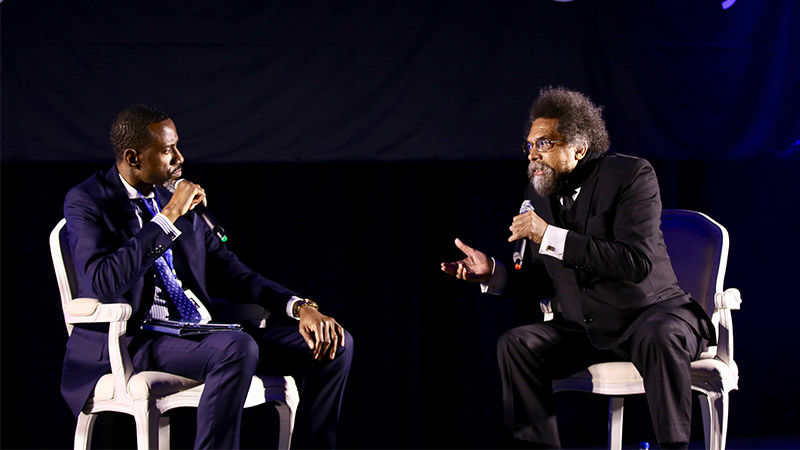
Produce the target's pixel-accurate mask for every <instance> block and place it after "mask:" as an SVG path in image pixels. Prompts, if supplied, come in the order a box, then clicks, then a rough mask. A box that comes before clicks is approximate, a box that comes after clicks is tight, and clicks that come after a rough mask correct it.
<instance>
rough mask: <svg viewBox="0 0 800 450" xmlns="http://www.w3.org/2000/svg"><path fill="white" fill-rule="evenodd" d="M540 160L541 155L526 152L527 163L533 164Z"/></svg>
mask: <svg viewBox="0 0 800 450" xmlns="http://www.w3.org/2000/svg"><path fill="white" fill-rule="evenodd" d="M540 159H542V154H541V153H539V152H537V151H536V150H531V151H529V152H528V161H530V162H534V161H538V160H540Z"/></svg>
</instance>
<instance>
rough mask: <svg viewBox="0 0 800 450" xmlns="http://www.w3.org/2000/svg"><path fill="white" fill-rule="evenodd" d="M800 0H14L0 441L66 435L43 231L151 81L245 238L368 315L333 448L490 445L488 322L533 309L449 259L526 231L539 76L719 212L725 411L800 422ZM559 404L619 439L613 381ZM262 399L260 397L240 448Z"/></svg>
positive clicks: (668, 200)
mask: <svg viewBox="0 0 800 450" xmlns="http://www.w3.org/2000/svg"><path fill="white" fill-rule="evenodd" d="M797 17H800V6H798V4H797V3H796V2H793V1H783V2H781V1H764V2H754V1H745V0H739V1H738V2H736V4H734V5H733V7H731V8H730V9H728V10H723V9H722V8H721V7H720V4H719V2H717V1H700V2H698V1H678V2H655V1H636V2H634V1H631V2H618V1H608V2H592V1H588V0H583V1H581V0H577V1H575V2H572V3H557V2H551V1H544V0H541V1H536V2H522V1H520V2H492V3H491V5H490V4H488V3H487V4H481V5H474V4H472V3H470V2H455V1H450V2H445V1H442V2H313V3H312V2H309V3H301V2H297V3H291V4H290V3H288V2H257V1H250V2H248V1H232V2H225V3H222V2H213V3H212V2H188V1H179V2H155V1H152V2H151V1H139V2H101V1H97V2H92V1H86V0H80V1H69V2H44V1H36V0H27V1H21V0H6V1H5V2H3V3H2V4H0V19H1V20H2V22H0V25H1V26H2V80H1V81H2V154H1V155H0V156H1V157H2V168H1V169H0V194H1V195H2V201H1V203H0V206H1V207H2V210H1V211H0V220H1V221H0V239H1V240H0V245H1V246H2V247H0V250H1V253H0V257H1V259H0V269H1V270H2V272H1V273H0V274H1V275H2V279H1V280H0V295H2V299H1V301H0V314H1V316H0V317H1V318H2V323H1V324H0V338H1V339H2V341H0V344H2V350H1V353H0V354H1V355H2V360H1V361H0V364H2V365H1V366H0V377H1V378H0V386H1V387H2V392H1V395H2V397H1V399H2V404H0V407H1V409H0V414H2V416H0V418H1V419H2V422H0V426H2V433H1V434H0V436H1V437H0V439H2V442H0V446H2V447H29V448H33V447H55V448H57V447H69V446H70V442H71V434H72V430H73V427H74V419H72V417H71V416H70V414H69V412H68V410H67V408H66V405H65V404H64V403H63V400H61V398H60V395H59V393H58V379H59V376H60V361H61V358H62V356H63V345H64V342H65V341H66V333H65V330H64V328H63V320H62V317H61V312H60V309H59V307H58V306H57V305H58V293H57V288H56V283H55V279H54V277H53V275H52V268H51V266H50V262H49V253H48V248H47V243H46V239H47V235H48V233H49V231H50V229H52V227H53V226H54V225H55V223H56V222H57V221H58V220H59V218H60V217H61V203H62V201H63V196H64V194H65V193H66V191H67V189H69V187H71V186H73V185H74V184H77V183H78V182H80V181H81V180H83V179H84V178H86V177H87V176H89V175H90V174H91V173H92V172H93V171H96V170H105V169H106V168H108V167H109V166H110V164H111V150H110V149H109V146H108V144H107V143H106V133H107V130H108V126H109V124H110V122H111V120H112V119H113V116H114V114H115V113H116V112H117V111H118V110H119V109H121V108H122V107H123V106H125V105H127V104H129V103H134V102H143V103H149V104H152V105H154V106H157V107H159V108H161V109H164V110H166V111H168V112H169V113H170V114H171V115H172V117H173V118H174V119H175V121H176V123H177V125H178V128H179V132H180V135H181V148H182V151H183V153H184V155H185V156H186V159H187V164H186V168H185V172H184V173H185V174H186V175H187V177H189V178H190V179H193V180H197V181H199V182H201V183H202V184H203V185H204V187H205V188H206V190H207V191H208V192H209V193H210V202H211V206H212V208H213V209H214V211H215V214H216V216H218V218H219V219H220V221H221V222H223V224H224V225H226V229H227V230H228V232H229V235H230V237H231V240H230V242H229V244H230V246H231V247H232V248H233V249H234V250H235V251H237V252H238V253H239V254H240V256H241V257H242V259H243V260H244V261H246V262H247V263H249V264H250V265H251V266H253V267H254V268H256V269H257V270H259V271H260V272H262V273H264V274H266V275H268V276H270V277H271V278H273V279H275V280H277V281H280V282H281V283H283V284H286V285H287V286H289V287H291V288H293V289H295V290H298V291H300V292H302V293H303V294H305V295H308V296H310V297H312V298H314V299H316V300H318V301H319V302H320V303H321V304H322V307H323V310H324V311H325V312H327V313H330V314H331V315H333V316H334V317H336V318H337V319H338V320H339V321H340V322H341V323H342V324H343V325H345V326H346V327H347V328H348V329H350V330H351V332H352V333H353V335H354V336H355V340H356V344H355V346H356V359H355V362H354V367H353V372H352V377H351V381H350V384H349V388H348V391H347V393H346V401H345V405H344V409H343V413H342V414H343V417H342V420H343V436H342V444H343V446H345V447H356V448H368V447H369V448H372V447H379V448H397V447H400V448H403V447H415V448H416V447H425V448H441V447H492V446H494V445H496V443H497V438H498V435H499V429H500V419H499V417H500V400H499V382H498V379H497V378H498V375H497V369H496V367H495V350H494V343H495V340H496V338H497V337H498V336H499V335H500V334H501V333H502V332H503V331H504V330H506V329H508V328H509V327H511V326H513V325H514V324H518V323H524V322H525V321H528V320H532V314H531V311H532V310H533V311H535V309H536V308H535V305H534V307H533V308H531V305H526V304H515V303H514V302H512V301H510V300H506V299H502V298H500V299H498V298H494V297H488V298H487V297H482V296H481V295H479V294H478V293H477V292H476V290H477V288H476V287H475V286H465V285H462V284H459V283H457V282H455V281H453V280H450V279H447V278H446V277H444V276H443V275H441V274H440V272H439V269H438V264H439V262H440V261H442V260H448V259H453V258H457V257H458V254H457V251H456V250H455V249H454V247H453V245H452V239H453V238H454V237H456V236H459V237H461V238H462V239H464V240H465V241H467V242H469V243H472V244H474V245H475V246H477V247H478V248H482V249H484V250H486V251H487V252H489V253H491V254H494V255H497V256H498V257H503V258H506V259H507V257H508V256H509V255H510V252H511V249H510V246H509V245H508V244H507V243H505V241H506V237H507V231H506V230H507V226H508V222H509V221H510V217H512V216H513V215H514V213H515V211H516V209H517V208H518V205H519V201H520V197H521V192H522V189H523V187H524V185H525V181H526V180H525V166H526V162H525V159H524V157H523V155H522V153H520V152H519V149H520V145H519V144H520V143H521V136H522V132H523V125H524V122H525V115H526V110H527V107H528V106H529V104H530V102H531V100H532V99H533V98H534V97H535V96H536V93H537V91H538V89H539V88H540V87H542V86H545V85H548V84H563V85H566V86H568V87H572V88H576V89H580V90H583V91H585V92H586V93H588V94H589V95H590V96H591V97H592V98H593V99H594V100H596V101H597V102H598V103H600V104H602V105H604V106H605V111H606V118H607V121H608V125H609V129H610V131H611V136H612V147H613V149H614V150H616V151H619V152H623V153H629V154H633V155H637V156H644V157H647V158H649V159H650V160H651V161H652V162H653V163H654V165H655V167H656V170H657V172H658V174H659V179H660V183H661V187H662V197H663V201H664V206H665V207H667V208H687V209H695V210H700V211H703V212H706V213H708V214H709V215H711V217H713V218H715V219H716V220H718V221H720V222H721V223H722V224H724V225H725V226H726V227H727V228H728V230H729V232H730V234H731V254H730V260H729V268H728V276H727V277H726V287H737V288H739V289H740V290H741V291H742V294H743V298H744V304H743V309H742V311H741V312H738V313H736V314H735V324H736V328H735V329H736V335H737V337H736V344H737V346H736V359H737V361H738V362H739V364H740V367H741V375H742V379H741V383H740V385H741V389H742V390H741V392H735V393H733V394H732V410H731V417H730V432H729V436H730V437H731V439H733V441H732V442H735V439H737V438H753V437H755V438H763V437H770V436H779V435H787V434H796V433H797V432H796V429H795V428H796V424H797V423H800V411H798V408H797V407H796V406H795V403H796V400H797V399H798V398H799V397H800V396H799V395H798V394H799V393H798V390H800V388H798V387H797V386H798V385H797V383H795V382H794V379H795V378H796V377H795V376H794V373H793V371H794V370H797V369H798V367H797V363H796V362H795V359H796V354H797V351H796V347H797V344H798V343H800V339H798V338H797V337H796V335H795V334H794V333H793V331H794V323H793V322H794V320H793V318H794V317H797V316H798V313H800V311H799V310H800V308H798V306H797V299H796V298H795V297H796V296H795V295H794V294H793V292H794V288H793V283H792V282H793V281H794V280H793V275H792V274H793V273H794V272H795V268H796V263H795V262H794V259H795V255H796V254H797V253H798V251H800V240H798V239H797V237H796V233H794V231H793V228H794V225H795V224H796V223H797V219H798V218H799V217H798V216H800V214H798V212H797V208H796V207H795V202H794V201H793V200H794V194H795V191H796V185H797V183H796V177H797V175H798V173H799V172H800V171H799V170H798V169H800V165H799V164H798V151H799V150H800V142H799V141H800V106H798V104H800V87H799V86H800V83H797V80H798V79H800V77H799V75H800V64H799V63H798V61H800V54H799V53H800V51H799V47H800V43H799V41H800V37H799V36H800V35H799V34H798V31H796V30H795V29H796V28H797V26H796V20H797ZM560 402H561V403H560V407H561V410H562V415H561V418H562V419H563V420H562V422H563V427H562V431H563V433H564V434H565V435H566V436H565V438H564V440H565V442H566V443H568V444H572V445H602V444H603V443H604V441H605V430H604V428H605V413H604V408H605V404H604V403H603V401H602V400H599V399H593V398H586V397H580V396H570V395H565V396H563V397H562V398H561V400H560ZM184 414H189V416H188V417H181V416H180V414H178V415H177V417H176V419H177V422H178V423H177V424H176V426H175V428H174V430H173V435H174V437H175V440H176V444H179V445H178V446H180V445H181V444H182V445H191V440H188V441H186V440H185V438H183V437H182V436H181V435H180V430H182V429H183V430H186V429H191V427H192V423H191V417H190V414H191V413H184ZM263 414H265V412H264V411H257V410H254V411H248V413H247V415H246V420H245V429H244V434H245V443H246V444H247V445H248V446H258V445H259V443H260V442H261V440H260V439H262V436H261V435H262V434H263V433H264V432H263V430H264V427H262V426H261V422H262V419H263V417H262V415H263ZM646 416H647V414H646V410H645V409H644V406H643V403H642V402H641V401H640V400H634V401H633V402H632V404H631V405H630V407H629V408H628V414H626V435H625V440H626V442H631V443H635V442H638V440H648V439H649V440H652V436H651V434H650V431H649V424H648V423H647V418H646ZM181 419H182V420H181ZM267 419H268V418H267ZM126 420H127V419H125V418H121V417H113V416H112V417H111V418H107V419H105V420H104V421H101V422H100V423H99V424H98V427H97V430H96V433H97V434H98V443H99V444H100V445H101V446H126V445H132V442H133V429H132V427H133V424H132V422H131V423H128V422H127V421H126ZM699 422H700V420H699V415H698V416H697V417H696V420H695V424H696V425H699ZM700 436H701V435H700V434H699V428H698V427H696V429H695V436H694V437H695V438H696V439H698V440H699V439H701V437H700ZM187 442H188V444H187Z"/></svg>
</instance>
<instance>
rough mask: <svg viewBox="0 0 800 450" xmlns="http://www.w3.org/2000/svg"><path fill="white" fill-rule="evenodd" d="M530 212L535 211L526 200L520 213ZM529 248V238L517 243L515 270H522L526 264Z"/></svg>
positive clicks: (515, 248)
mask: <svg viewBox="0 0 800 450" xmlns="http://www.w3.org/2000/svg"><path fill="white" fill-rule="evenodd" d="M528 211H534V209H533V205H532V204H531V201H530V200H525V201H523V202H522V205H520V207H519V213H520V214H524V213H526V212H528ZM527 248H528V238H523V239H520V240H518V241H517V242H516V245H515V247H514V268H515V269H517V270H522V264H523V263H524V262H525V250H526V249H527Z"/></svg>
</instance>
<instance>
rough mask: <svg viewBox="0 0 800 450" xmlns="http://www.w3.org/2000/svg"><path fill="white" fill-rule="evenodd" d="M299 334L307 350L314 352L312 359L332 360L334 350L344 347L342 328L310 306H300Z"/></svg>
mask: <svg viewBox="0 0 800 450" xmlns="http://www.w3.org/2000/svg"><path fill="white" fill-rule="evenodd" d="M298 315H299V316H300V334H301V335H302V336H303V339H305V340H306V344H308V348H310V349H311V350H312V351H313V352H314V359H320V360H321V359H323V358H328V359H333V358H334V357H335V356H336V350H337V349H338V348H339V347H344V345H345V342H344V328H342V326H341V325H339V324H338V323H337V322H336V320H334V319H333V317H328V316H326V315H325V314H322V313H321V312H319V311H317V310H316V309H314V308H312V307H310V306H301V307H300V310H299V311H298Z"/></svg>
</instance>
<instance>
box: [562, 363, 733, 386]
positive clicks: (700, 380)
mask: <svg viewBox="0 0 800 450" xmlns="http://www.w3.org/2000/svg"><path fill="white" fill-rule="evenodd" d="M691 370H692V385H693V387H703V388H705V389H711V390H719V389H720V388H719V387H717V386H725V387H726V390H730V389H736V385H737V383H738V379H739V376H738V373H737V372H738V371H737V370H736V366H735V365H734V366H733V367H729V366H728V365H726V364H725V363H723V362H722V361H720V360H718V359H714V358H710V359H700V360H697V361H693V362H692V366H691ZM553 390H554V391H555V392H561V391H579V392H592V393H595V394H603V395H633V394H644V383H643V380H642V376H641V375H640V374H639V371H638V370H636V367H634V366H633V364H632V363H630V362H605V363H599V364H593V365H591V366H589V367H588V368H586V369H584V370H581V371H580V372H578V373H575V374H574V375H572V376H570V377H568V378H564V379H561V380H554V381H553Z"/></svg>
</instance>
